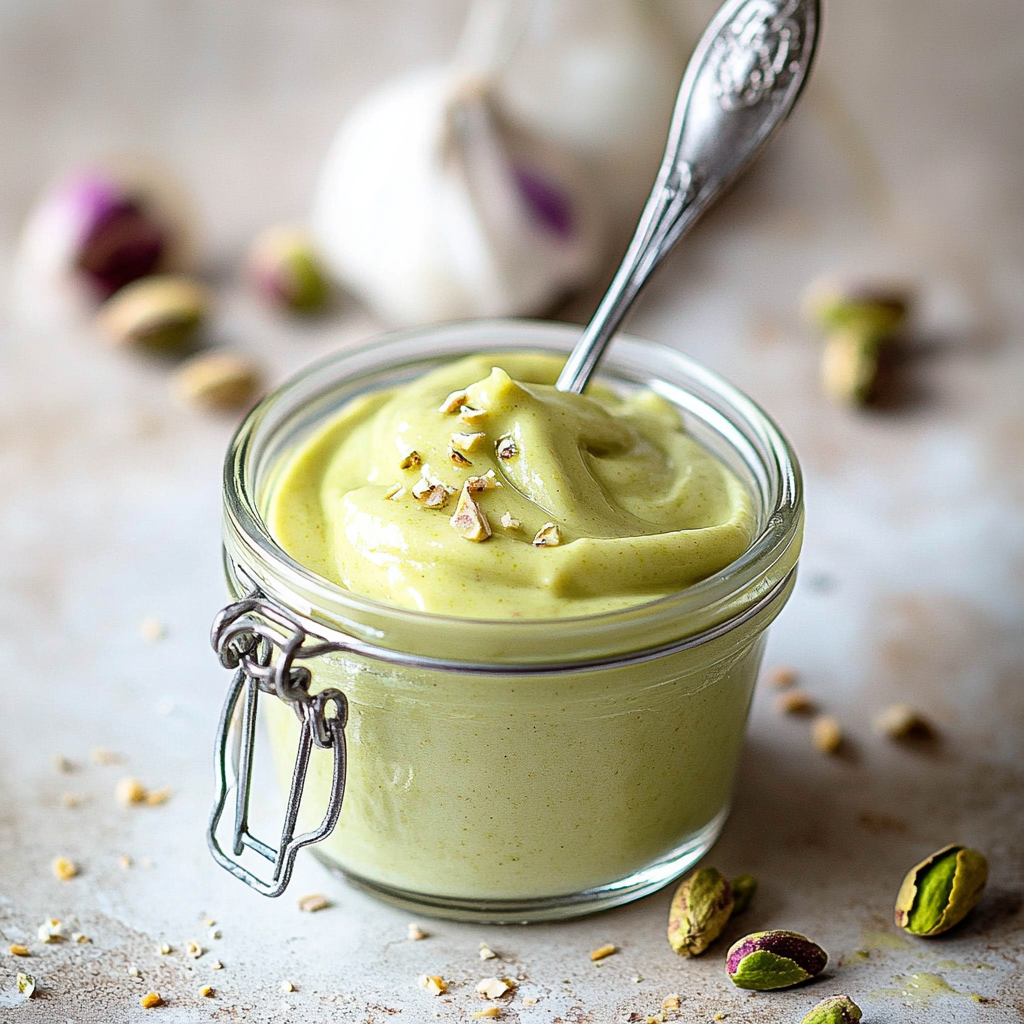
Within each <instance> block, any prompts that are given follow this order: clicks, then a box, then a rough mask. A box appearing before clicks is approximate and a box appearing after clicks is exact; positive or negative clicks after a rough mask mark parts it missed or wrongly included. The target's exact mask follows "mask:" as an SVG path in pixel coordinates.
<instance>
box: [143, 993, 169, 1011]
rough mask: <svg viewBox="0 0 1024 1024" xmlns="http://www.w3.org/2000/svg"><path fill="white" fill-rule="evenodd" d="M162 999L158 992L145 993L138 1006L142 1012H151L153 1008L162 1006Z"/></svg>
mask: <svg viewBox="0 0 1024 1024" xmlns="http://www.w3.org/2000/svg"><path fill="white" fill-rule="evenodd" d="M163 1002H164V1001H163V999H162V998H161V997H160V993H159V992H147V993H146V994H145V995H144V996H143V997H142V998H141V999H140V1000H139V1005H140V1006H141V1007H142V1008H143V1009H144V1010H152V1009H153V1007H154V1006H162V1005H163Z"/></svg>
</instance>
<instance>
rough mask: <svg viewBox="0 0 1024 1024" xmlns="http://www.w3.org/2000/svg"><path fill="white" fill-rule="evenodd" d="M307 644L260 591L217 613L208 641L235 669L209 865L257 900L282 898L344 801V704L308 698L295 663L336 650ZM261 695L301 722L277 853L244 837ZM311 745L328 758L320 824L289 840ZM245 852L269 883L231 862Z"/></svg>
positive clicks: (307, 678) (223, 725)
mask: <svg viewBox="0 0 1024 1024" xmlns="http://www.w3.org/2000/svg"><path fill="white" fill-rule="evenodd" d="M307 639H309V634H307V632H306V630H305V629H303V627H302V626H301V625H299V623H298V622H297V621H296V620H295V619H293V618H292V617H291V616H289V615H288V614H287V613H286V612H285V611H284V610H283V609H282V608H280V607H279V606H278V605H276V604H274V603H273V602H271V601H269V600H268V599H267V598H266V597H265V596H264V595H263V594H262V593H261V592H260V591H259V589H254V590H252V591H251V592H250V593H249V594H248V595H246V597H244V598H243V599H242V600H240V601H237V602H235V603H234V604H231V605H228V606H227V607H226V608H224V609H223V610H222V611H221V612H220V614H219V615H218V616H217V617H216V619H214V622H213V629H212V631H211V636H210V641H211V643H212V645H213V649H214V650H215V651H216V652H217V655H218V657H219V658H220V662H221V664H222V665H223V666H224V667H225V668H231V669H235V674H234V677H233V678H232V680H231V686H230V687H229V689H228V695H227V699H226V700H225V701H224V708H223V710H222V711H221V716H220V724H219V726H218V730H217V748H216V754H215V763H214V768H215V771H216V776H217V798H216V802H215V803H214V806H213V812H212V813H211V815H210V823H209V826H208V827H207V832H206V840H207V844H208V845H209V847H210V852H211V853H212V854H213V858H214V860H216V861H217V863H218V864H219V865H220V866H221V867H222V868H224V869H225V870H226V871H229V872H230V873H231V874H232V875H234V876H235V878H237V879H239V880H240V881H242V882H245V884H246V885H248V886H250V887H251V888H253V889H255V890H256V891H257V892H258V893H261V894H262V895H263V896H280V895H281V893H283V892H284V890H285V889H286V888H287V886H288V882H289V880H290V878H291V873H292V868H293V866H294V864H295V855H296V854H297V853H298V852H299V850H300V849H301V848H302V847H303V846H309V845H310V844H312V843H318V842H320V840H321V839H325V838H326V837H327V836H328V835H330V833H331V831H332V830H333V829H334V826H335V825H336V824H337V822H338V816H339V815H340V814H341V804H342V800H343V798H344V795H345V767H346V748H345V723H346V721H347V720H348V701H347V700H346V698H345V695H344V694H343V693H342V692H341V690H337V689H325V690H321V691H320V692H319V693H317V694H310V692H309V686H310V683H311V682H312V679H313V676H312V673H311V672H310V670H309V669H308V668H305V667H304V666H301V665H296V664H295V661H296V660H301V661H306V660H308V659H310V658H316V657H318V656H319V655H321V654H326V653H328V652H330V651H333V650H337V649H338V646H337V645H336V644H330V643H327V642H313V643H308V644H307V642H306V641H307ZM314 640H315V638H314ZM275 651H276V652H277V653H276V654H275ZM261 692H262V693H267V694H271V695H272V696H275V697H278V698H279V699H281V700H283V701H285V702H286V703H287V704H289V705H290V706H291V707H292V709H293V710H294V712H295V714H296V716H297V717H298V719H299V722H300V729H299V744H298V749H297V751H296V754H295V766H294V768H293V770H292V782H291V788H290V789H289V792H288V803H287V805H286V807H285V813H284V824H283V826H282V829H281V838H280V840H279V842H278V844H277V846H276V847H273V846H270V845H269V844H268V843H265V842H263V841H262V840H260V839H258V838H257V837H256V836H254V835H253V834H252V833H251V832H250V831H249V800H250V795H251V788H252V763H253V752H254V749H255V743H256V711H257V705H258V701H259V697H260V693H261ZM314 746H316V747H319V748H320V749H321V750H332V751H333V752H334V766H333V772H332V777H331V793H330V798H329V800H328V803H327V810H326V811H325V813H324V817H323V820H322V821H321V822H320V825H319V826H318V827H317V828H315V829H313V830H312V831H311V832H303V833H300V834H299V835H295V826H296V822H297V820H298V815H299V807H300V805H301V803H302V793H303V790H304V788H305V783H306V775H307V773H308V771H309V759H310V753H311V752H312V749H313V747H314ZM232 789H234V790H235V821H234V830H233V836H232V843H231V853H230V854H229V853H226V852H225V850H224V848H223V847H222V846H221V843H220V840H219V839H218V837H217V831H218V828H219V826H220V822H221V819H222V817H223V816H224V811H225V809H226V808H227V803H228V796H229V794H230V792H231V790H232ZM246 847H249V849H251V850H254V851H255V852H256V853H258V854H260V856H262V857H264V858H266V859H267V860H268V861H270V863H271V865H272V866H273V873H272V874H271V877H270V879H269V880H264V879H263V878H261V877H259V876H258V875H256V874H254V873H253V872H252V871H250V870H249V869H248V868H246V867H244V866H243V865H242V863H241V861H240V860H238V859H237V858H240V857H241V855H242V852H243V851H244V849H245V848H246Z"/></svg>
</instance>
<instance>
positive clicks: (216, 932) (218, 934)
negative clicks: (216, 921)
mask: <svg viewBox="0 0 1024 1024" xmlns="http://www.w3.org/2000/svg"><path fill="white" fill-rule="evenodd" d="M207 934H208V935H209V936H210V938H211V939H222V938H224V933H223V932H222V931H221V930H220V929H219V928H211V929H210V930H209V932H207Z"/></svg>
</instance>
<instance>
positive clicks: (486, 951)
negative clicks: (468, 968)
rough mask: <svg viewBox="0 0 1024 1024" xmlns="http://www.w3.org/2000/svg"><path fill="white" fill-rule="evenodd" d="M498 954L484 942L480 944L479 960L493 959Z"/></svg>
mask: <svg viewBox="0 0 1024 1024" xmlns="http://www.w3.org/2000/svg"><path fill="white" fill-rule="evenodd" d="M497 956H498V954H497V953H495V952H494V950H493V949H491V947H490V946H488V945H487V943H486V942H482V943H481V944H480V959H481V960H494V959H496V958H497Z"/></svg>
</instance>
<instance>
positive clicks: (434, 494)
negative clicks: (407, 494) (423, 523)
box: [413, 484, 448, 508]
mask: <svg viewBox="0 0 1024 1024" xmlns="http://www.w3.org/2000/svg"><path fill="white" fill-rule="evenodd" d="M413 494H416V492H415V491H413ZM417 500H418V501H419V503H420V504H421V505H422V506H423V507H424V508H444V507H445V505H447V504H448V488H447V487H445V486H444V484H435V485H434V486H433V487H430V488H429V489H428V490H427V491H426V492H425V493H424V495H423V497H419V496H418V495H417Z"/></svg>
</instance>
